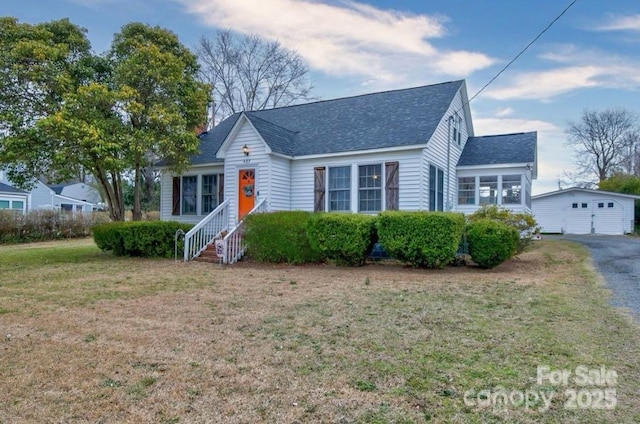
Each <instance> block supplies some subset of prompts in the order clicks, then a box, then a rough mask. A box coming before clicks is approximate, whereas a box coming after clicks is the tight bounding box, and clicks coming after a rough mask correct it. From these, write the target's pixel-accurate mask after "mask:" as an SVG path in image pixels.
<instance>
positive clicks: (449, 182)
mask: <svg viewBox="0 0 640 424" xmlns="http://www.w3.org/2000/svg"><path fill="white" fill-rule="evenodd" d="M462 105H463V104H462V95H461V94H460V92H458V94H457V95H456V96H455V98H454V100H453V102H452V103H451V106H449V109H448V110H447V113H446V114H445V115H444V116H443V117H442V120H441V121H440V124H439V125H438V128H437V129H436V130H435V132H434V134H433V136H432V137H431V140H430V141H429V144H428V145H427V147H426V148H425V149H424V151H423V154H422V164H421V170H420V172H421V175H422V179H423V181H424V182H425V183H424V184H423V185H422V188H421V198H422V205H421V209H425V210H429V187H430V184H431V181H429V165H434V166H436V167H438V168H440V169H442V170H443V171H444V176H445V187H444V198H445V199H444V210H452V209H455V205H456V203H457V185H458V183H457V177H456V164H457V163H458V160H459V159H460V155H461V154H462V149H464V144H465V143H466V141H467V138H468V137H469V134H468V131H467V124H468V123H467V116H466V115H465V113H464V109H463V107H462ZM456 112H458V116H459V117H460V118H461V119H462V122H461V124H460V130H461V134H462V135H461V143H460V145H458V143H457V141H454V140H453V139H452V138H453V123H451V125H450V124H449V117H450V116H454V114H455V113H456ZM450 139H451V143H449V140H450ZM448 148H449V149H450V150H449V155H447V149H448ZM447 156H448V160H447Z"/></svg>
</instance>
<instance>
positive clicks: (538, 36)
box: [456, 0, 578, 113]
mask: <svg viewBox="0 0 640 424" xmlns="http://www.w3.org/2000/svg"><path fill="white" fill-rule="evenodd" d="M577 2H578V0H573V1H572V2H571V3H569V5H568V6H567V7H565V8H564V10H563V11H562V12H561V13H560V14H559V15H558V16H556V17H555V19H554V20H553V21H551V22H550V23H549V25H547V26H546V27H545V28H544V29H543V30H542V31H540V33H538V35H536V36H535V38H534V39H533V40H531V41H530V42H529V44H527V45H526V46H525V48H524V49H522V50H520V53H518V54H517V55H516V56H515V57H514V58H513V59H511V61H510V62H509V63H507V64H506V65H505V66H504V67H503V68H502V69H500V71H499V72H498V73H497V74H495V75H494V77H493V78H491V79H490V80H489V82H488V83H486V84H485V85H484V86H483V87H482V88H481V89H480V90H478V91H477V92H476V94H474V95H473V96H472V97H471V98H470V99H469V100H468V101H467V102H466V103H465V104H463V105H462V108H460V109H459V110H458V112H459V111H460V110H462V109H463V108H464V107H465V106H467V105H468V104H469V103H471V101H472V100H473V99H475V98H476V97H478V95H480V93H482V92H483V91H484V90H485V88H487V87H489V86H490V85H491V84H492V83H493V82H494V81H495V80H496V79H498V77H499V76H500V75H502V73H503V72H504V71H506V70H507V69H508V68H509V67H510V66H511V65H513V63H514V62H515V61H516V60H518V58H520V56H522V55H523V54H524V53H525V52H526V51H527V50H529V47H531V46H532V45H533V44H534V43H535V42H536V41H538V39H539V38H540V37H542V36H543V35H544V33H545V32H547V31H548V30H549V29H550V28H551V27H552V26H553V24H555V23H556V22H557V21H558V20H559V19H560V18H562V16H563V15H564V14H565V13H567V11H568V10H569V9H570V8H571V6H573V5H574V4H576V3H577ZM456 113H457V112H456Z"/></svg>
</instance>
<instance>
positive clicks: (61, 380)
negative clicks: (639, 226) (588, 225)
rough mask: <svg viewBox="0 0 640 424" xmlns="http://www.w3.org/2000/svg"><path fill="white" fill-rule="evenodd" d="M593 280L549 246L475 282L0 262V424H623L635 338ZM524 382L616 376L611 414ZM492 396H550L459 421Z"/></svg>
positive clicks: (636, 373)
mask: <svg viewBox="0 0 640 424" xmlns="http://www.w3.org/2000/svg"><path fill="white" fill-rule="evenodd" d="M590 269H591V268H590V265H589V262H588V259H587V256H586V253H585V251H584V250H583V249H581V248H579V247H577V246H575V245H573V244H569V243H566V242H560V241H543V242H540V243H538V244H536V245H535V246H534V248H533V249H532V250H531V251H529V252H527V253H525V254H522V255H520V256H519V257H517V258H515V259H514V260H512V261H510V262H508V263H506V264H503V265H502V266H500V267H498V268H497V269H495V270H490V271H486V270H479V269H474V268H449V269H445V270H437V271H433V270H414V269H408V268H404V267H399V266H390V265H379V264H378V265H368V266H365V267H362V268H355V269H352V268H337V267H331V266H305V267H289V266H270V265H261V264H256V263H252V262H250V261H244V262H242V263H240V264H239V265H237V266H232V267H225V268H221V267H219V266H217V265H211V264H203V263H187V264H184V263H177V264H176V263H174V262H173V261H170V260H145V259H136V258H116V257H113V256H111V255H109V254H105V253H102V252H100V251H99V250H98V249H97V248H96V247H95V246H94V245H93V243H92V241H91V240H83V241H71V242H69V241H67V242H53V243H39V244H32V245H21V246H2V247H0V375H1V376H2V378H1V379H0V405H1V406H0V423H20V422H25V423H31V422H34V423H35V422H52V423H53V422H55V423H58V422H59V423H62V422H64V423H82V422H91V423H121V422H159V423H215V422H224V423H255V422H268V423H307V422H308V423H387V422H389V423H394V422H395V423H413V422H433V423H449V422H454V423H455V422H458V423H467V422H470V423H473V422H477V423H481V422H482V423H484V422H550V423H551V422H574V423H583V422H592V423H601V422H619V423H624V422H638V421H639V420H640V404H639V402H638V401H637V396H638V392H639V391H640V355H639V353H640V352H639V348H640V333H639V332H638V326H637V325H636V324H634V323H633V322H631V320H630V319H629V318H628V317H627V316H626V315H624V314H623V313H621V312H620V311H616V310H614V309H612V308H611V307H609V306H608V304H607V302H608V292H607V291H606V290H605V289H604V288H603V287H602V286H601V285H600V284H599V283H598V281H597V276H596V275H595V274H594V273H593V272H592V271H591V270H590ZM538 365H549V366H551V367H552V368H554V369H570V370H574V369H575V368H576V367H577V366H578V365H584V366H587V367H590V368H599V367H600V366H605V367H607V369H614V370H615V371H616V372H617V373H618V376H619V377H618V381H617V384H616V385H615V386H613V388H614V389H615V390H616V399H617V406H616V407H615V408H614V409H610V410H598V409H591V408H589V409H565V408H564V406H565V402H566V401H567V396H566V393H565V392H564V391H565V389H588V390H589V391H591V390H592V389H594V390H596V391H597V390H599V389H602V387H596V386H587V387H586V388H585V387H578V386H576V385H575V384H570V385H569V386H567V387H563V386H553V385H550V384H548V383H547V384H542V385H539V384H538V382H537V381H536V367H537V366H538ZM500 388H503V389H506V390H507V391H508V392H511V391H516V392H524V391H530V392H536V393H542V392H544V393H547V394H549V393H555V395H554V400H553V402H552V404H551V408H550V409H549V410H547V411H543V410H542V406H543V405H542V403H541V402H538V403H532V404H523V403H518V402H515V404H511V403H509V404H508V405H502V406H500V405H498V406H495V407H494V406H491V405H466V404H465V393H469V391H472V392H473V393H477V392H478V391H481V390H489V391H491V392H495V391H496V390H499V389H500ZM587 394H588V395H590V396H591V392H589V393H587ZM584 396H586V394H585V395H584ZM593 396H595V394H593ZM473 399H475V400H477V397H475V398H473ZM585 399H586V398H583V402H582V403H583V405H584V404H585ZM591 402H592V403H591V404H590V405H591V406H593V405H594V404H595V403H594V402H595V399H592V400H591Z"/></svg>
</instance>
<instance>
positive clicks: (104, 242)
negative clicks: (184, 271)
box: [93, 221, 193, 258]
mask: <svg viewBox="0 0 640 424" xmlns="http://www.w3.org/2000/svg"><path fill="white" fill-rule="evenodd" d="M192 227H193V225H191V224H183V223H180V222H175V221H146V222H145V221H136V222H111V223H108V224H101V225H96V226H94V227H93V240H94V241H95V243H96V245H97V246H98V248H100V249H101V250H104V251H111V252H113V254H114V255H116V256H142V257H148V258H158V257H160V258H172V257H173V256H174V254H175V244H174V240H175V238H174V237H175V234H176V231H178V230H182V231H184V232H185V233H186V232H187V231H189V230H190V229H191V228H192ZM182 243H183V242H182V240H181V241H180V244H181V245H180V246H178V251H179V252H182V249H183V248H184V245H183V244H182Z"/></svg>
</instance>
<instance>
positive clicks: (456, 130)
mask: <svg viewBox="0 0 640 424" xmlns="http://www.w3.org/2000/svg"><path fill="white" fill-rule="evenodd" d="M461 124H462V118H460V117H459V116H458V115H456V116H455V117H454V118H453V141H454V142H455V143H458V146H460V144H461V143H462V131H460V127H461Z"/></svg>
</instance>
